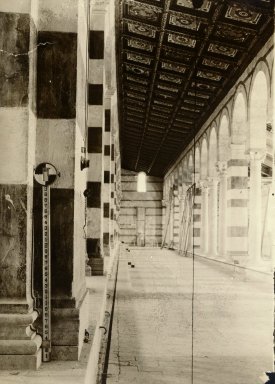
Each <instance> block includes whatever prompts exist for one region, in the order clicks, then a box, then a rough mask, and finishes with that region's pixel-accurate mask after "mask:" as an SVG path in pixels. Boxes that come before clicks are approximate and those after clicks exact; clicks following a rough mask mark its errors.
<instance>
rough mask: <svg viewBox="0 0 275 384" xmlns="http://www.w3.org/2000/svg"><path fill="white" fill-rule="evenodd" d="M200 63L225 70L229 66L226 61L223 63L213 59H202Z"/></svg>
mask: <svg viewBox="0 0 275 384" xmlns="http://www.w3.org/2000/svg"><path fill="white" fill-rule="evenodd" d="M202 64H203V65H207V66H208V67H214V68H218V69H223V70H226V69H228V67H229V64H228V63H224V62H223V61H220V60H215V59H203V61H202Z"/></svg>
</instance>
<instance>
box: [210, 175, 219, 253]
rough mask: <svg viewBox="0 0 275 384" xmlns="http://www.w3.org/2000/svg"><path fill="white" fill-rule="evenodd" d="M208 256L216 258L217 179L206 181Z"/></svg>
mask: <svg viewBox="0 0 275 384" xmlns="http://www.w3.org/2000/svg"><path fill="white" fill-rule="evenodd" d="M208 190H209V197H208V255H209V256H210V257H212V258H216V257H217V244H218V233H217V232H218V179H217V178H215V177H212V178H209V179H208Z"/></svg>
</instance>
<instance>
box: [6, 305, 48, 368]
mask: <svg viewBox="0 0 275 384" xmlns="http://www.w3.org/2000/svg"><path fill="white" fill-rule="evenodd" d="M27 310H28V306H27V305H25V304H23V305H20V304H19V303H13V304H10V305H8V304H4V303H1V305H0V369H1V370H2V369H4V370H6V369H30V370H36V369H38V368H39V366H40V364H41V348H40V347H41V342H42V339H41V336H39V335H38V334H36V332H34V331H33V330H32V329H31V326H32V325H33V323H34V321H35V319H36V318H37V316H38V314H37V312H35V311H32V312H30V313H27Z"/></svg>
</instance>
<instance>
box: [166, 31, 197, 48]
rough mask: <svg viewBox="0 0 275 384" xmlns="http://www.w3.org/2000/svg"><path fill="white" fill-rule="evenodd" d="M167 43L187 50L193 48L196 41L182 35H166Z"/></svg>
mask: <svg viewBox="0 0 275 384" xmlns="http://www.w3.org/2000/svg"><path fill="white" fill-rule="evenodd" d="M168 42H169V43H173V44H178V45H183V46H185V47H189V48H195V46H196V40H195V39H192V38H191V37H188V36H184V35H177V34H174V33H169V34H168Z"/></svg>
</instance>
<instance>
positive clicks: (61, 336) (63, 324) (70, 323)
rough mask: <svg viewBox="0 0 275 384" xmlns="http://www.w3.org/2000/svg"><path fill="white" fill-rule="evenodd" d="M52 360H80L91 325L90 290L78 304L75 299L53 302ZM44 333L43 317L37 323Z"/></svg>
mask: <svg viewBox="0 0 275 384" xmlns="http://www.w3.org/2000/svg"><path fill="white" fill-rule="evenodd" d="M51 320H52V335H51V359H52V360H60V361H76V360H79V357H80V353H81V350H82V346H83V341H84V337H85V329H87V328H88V325H89V295H88V290H85V292H84V293H83V294H82V297H81V299H80V300H78V301H77V302H76V300H75V299H73V298H60V299H53V300H52V318H51ZM35 326H36V328H37V329H38V331H39V333H42V316H40V317H39V319H38V320H37V322H36V323H35Z"/></svg>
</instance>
